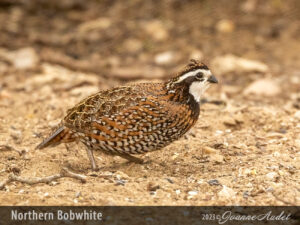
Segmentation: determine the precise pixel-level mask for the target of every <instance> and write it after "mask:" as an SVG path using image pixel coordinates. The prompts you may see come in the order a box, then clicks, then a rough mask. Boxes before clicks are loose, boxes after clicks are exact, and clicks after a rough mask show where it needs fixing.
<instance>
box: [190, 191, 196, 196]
mask: <svg viewBox="0 0 300 225" xmlns="http://www.w3.org/2000/svg"><path fill="white" fill-rule="evenodd" d="M188 194H189V195H192V196H195V195H197V194H198V191H189V192H188Z"/></svg>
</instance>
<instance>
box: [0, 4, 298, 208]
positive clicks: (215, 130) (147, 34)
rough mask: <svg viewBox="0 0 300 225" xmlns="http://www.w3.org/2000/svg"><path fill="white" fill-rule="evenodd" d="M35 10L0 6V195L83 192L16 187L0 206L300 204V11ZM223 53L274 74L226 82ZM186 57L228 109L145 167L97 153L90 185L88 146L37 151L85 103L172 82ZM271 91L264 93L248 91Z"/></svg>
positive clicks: (213, 111)
mask: <svg viewBox="0 0 300 225" xmlns="http://www.w3.org/2000/svg"><path fill="white" fill-rule="evenodd" d="M35 2H36V1H31V2H30V3H24V2H22V1H20V2H18V1H17V3H11V2H10V1H7V2H6V1H3V3H0V21H5V22H1V24H0V32H1V36H0V47H1V48H0V151H1V154H0V187H1V182H4V181H5V180H6V179H7V178H8V177H9V175H10V174H15V175H17V176H21V177H25V178H33V177H46V176H50V175H53V174H57V173H59V172H60V170H61V168H63V167H67V168H69V169H70V170H72V171H73V172H75V173H78V174H82V175H85V176H86V182H85V183H82V182H81V181H80V180H77V179H73V178H61V179H58V180H55V181H53V182H50V183H40V184H34V185H29V184H24V183H21V182H10V183H8V184H6V185H3V186H2V190H0V205H299V204H300V189H299V182H300V172H299V171H300V170H299V169H300V95H299V92H300V72H299V71H300V70H299V69H300V56H299V52H300V42H299V37H300V30H299V27H300V26H299V25H300V24H299V15H300V13H299V11H300V10H299V1H296V0H295V1H269V2H267V1H266V2H265V3H264V4H259V5H258V4H255V1H245V2H242V1H231V5H229V6H227V5H226V1H214V2H210V3H209V2H208V1H207V2H206V1H190V2H187V3H185V4H184V3H180V2H179V1H162V2H161V3H157V4H153V3H150V1H149V2H148V1H147V2H148V3H145V2H146V1H145V2H144V3H143V1H133V3H132V4H130V5H123V4H122V2H121V1H116V2H114V3H113V4H111V5H110V3H109V1H108V2H105V1H102V3H99V2H98V1H90V2H89V4H87V3H86V4H85V3H82V2H81V1H53V4H52V3H51V4H50V3H49V4H48V3H46V2H44V3H43V4H42V5H40V6H37V5H36V4H35ZM247 2H248V5H247V4H246V3H247ZM251 2H252V3H251ZM253 2H254V3H253ZM242 3H243V4H242ZM251 4H252V5H251ZM253 4H254V6H253ZM225 6H226V7H225ZM251 7H252V8H251ZM137 9H138V10H137ZM125 16H126V19H125V20H124V18H125ZM297 17H298V18H297ZM203 18H205V20H204V19H203ZM225 19H226V20H225ZM297 19H298V20H297ZM220 21H221V22H220ZM222 23H223V25H222ZM224 24H225V25H224ZM24 48H25V50H24ZM20 50H21V51H22V50H23V53H22V52H21V53H20ZM24 52H25V53H24ZM165 52H169V53H167V54H169V55H171V58H170V57H169V58H168V57H166V56H165V58H163V57H162V56H161V55H160V56H161V58H159V57H158V55H159V54H161V53H165ZM22 54H23V55H22ZM167 54H165V55H167ZM225 54H234V55H237V56H240V57H243V58H245V59H252V60H257V61H259V62H261V63H264V65H266V66H267V67H268V69H267V70H266V71H261V70H260V72H257V71H255V70H254V71H245V70H240V69H239V68H236V69H234V70H233V71H230V72H226V71H224V70H223V67H221V68H220V67H218V65H216V64H214V63H213V62H214V61H215V59H216V57H219V56H223V55H225ZM191 57H198V58H201V57H202V58H203V60H204V61H205V62H207V63H208V64H209V65H210V67H211V70H212V71H214V72H215V75H216V77H217V78H218V79H219V81H220V83H219V84H218V85H217V86H214V87H212V88H210V89H209V91H208V92H207V94H206V97H207V98H208V99H209V100H218V101H221V102H222V104H210V103H206V104H203V105H202V106H201V115H200V117H199V120H198V122H197V124H196V126H195V127H194V128H193V129H192V130H191V132H190V133H189V134H188V135H187V136H186V137H185V138H182V139H181V140H179V141H176V142H174V143H173V144H171V145H170V146H168V147H166V148H164V149H162V150H160V151H156V152H152V153H148V154H146V155H144V156H141V158H143V159H145V160H146V161H147V162H146V163H145V164H143V165H138V164H133V163H129V162H127V161H125V160H124V159H122V158H119V157H110V156H106V155H103V154H102V153H101V152H96V153H95V154H96V159H97V163H98V165H99V166H100V167H101V170H100V171H98V172H93V171H91V169H90V164H89V161H88V158H87V156H86V152H85V149H84V147H83V146H82V145H80V144H79V145H76V144H71V145H68V146H67V147H66V146H65V145H60V146H58V147H55V148H52V149H51V148H49V149H45V150H34V148H35V146H36V145H37V144H38V143H39V142H40V141H41V140H42V138H43V137H45V136H47V134H49V133H50V131H51V129H53V127H55V126H56V125H57V124H58V123H59V122H60V120H61V119H62V118H63V116H64V115H65V112H66V110H67V109H68V108H70V107H72V106H73V105H74V104H76V103H77V102H78V101H80V100H81V99H82V98H83V97H85V96H88V95H90V94H92V93H95V92H97V91H98V90H102V89H107V88H110V87H113V86H117V85H120V84H125V83H127V82H141V81H142V80H143V81H145V80H147V81H149V82H151V81H153V79H150V78H154V79H156V80H159V81H162V80H165V79H167V78H168V77H169V76H170V75H172V73H173V72H174V71H176V70H177V69H178V68H179V67H181V66H182V65H184V64H185V63H186V62H187V61H188V59H189V58H191ZM162 58H163V60H162ZM166 58H167V60H166ZM164 60H165V61H164ZM24 65H25V66H24ZM258 70H259V69H258ZM262 79H263V80H266V81H267V84H266V85H271V86H265V88H266V89H267V90H268V91H266V90H264V86H263V88H262V87H261V86H256V88H255V91H252V92H251V91H248V92H247V91H245V90H247V88H248V90H249V87H250V85H252V84H253V82H254V81H257V80H262ZM270 83H271V84H270ZM9 147H11V148H9Z"/></svg>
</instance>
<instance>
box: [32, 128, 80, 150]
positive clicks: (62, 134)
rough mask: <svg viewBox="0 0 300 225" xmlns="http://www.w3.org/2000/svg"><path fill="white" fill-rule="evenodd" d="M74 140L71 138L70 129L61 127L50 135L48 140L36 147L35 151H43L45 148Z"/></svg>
mask: <svg viewBox="0 0 300 225" xmlns="http://www.w3.org/2000/svg"><path fill="white" fill-rule="evenodd" d="M74 140H75V138H74V137H73V135H72V133H71V132H70V129H69V128H67V127H65V126H61V127H59V128H58V129H57V130H55V132H54V133H53V134H51V135H50V136H49V137H48V138H46V139H45V140H44V141H43V142H42V143H40V144H39V145H38V146H36V148H35V149H43V148H46V147H49V146H50V147H54V146H56V145H58V144H60V143H67V142H72V141H74Z"/></svg>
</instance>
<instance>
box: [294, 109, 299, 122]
mask: <svg viewBox="0 0 300 225" xmlns="http://www.w3.org/2000/svg"><path fill="white" fill-rule="evenodd" d="M294 117H295V118H297V119H298V120H300V110H298V111H297V112H295V114H294Z"/></svg>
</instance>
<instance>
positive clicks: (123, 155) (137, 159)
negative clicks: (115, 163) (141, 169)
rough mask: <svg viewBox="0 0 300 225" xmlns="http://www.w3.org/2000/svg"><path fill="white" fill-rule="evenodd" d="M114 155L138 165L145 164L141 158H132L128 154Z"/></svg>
mask: <svg viewBox="0 0 300 225" xmlns="http://www.w3.org/2000/svg"><path fill="white" fill-rule="evenodd" d="M114 154H116V155H117V156H120V157H122V158H124V159H127V160H128V161H130V162H135V163H138V164H142V163H144V160H142V159H139V158H137V157H134V156H132V155H129V154H127V153H119V152H118V153H114Z"/></svg>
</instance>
